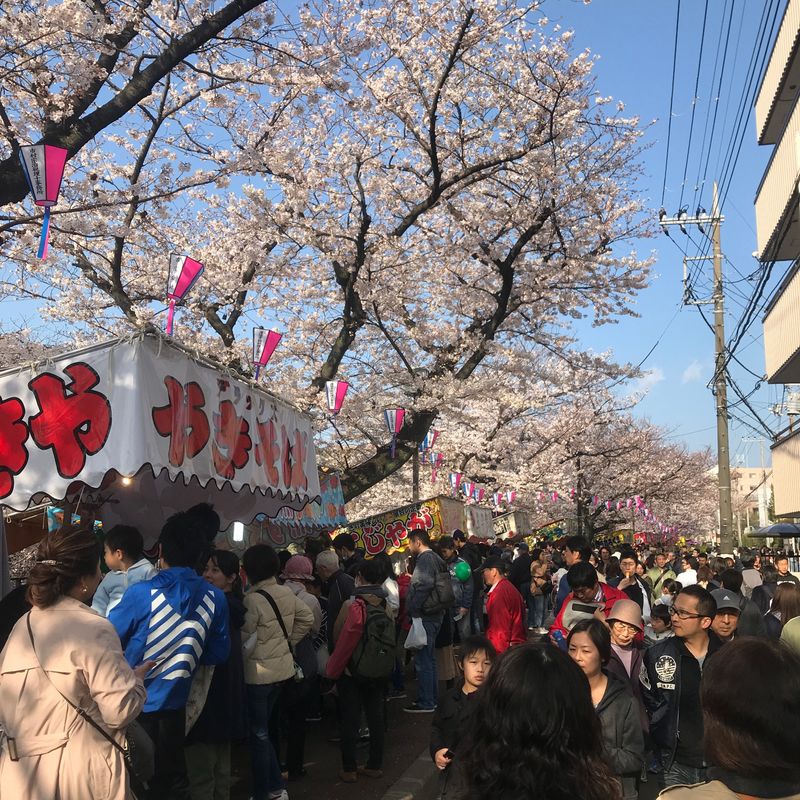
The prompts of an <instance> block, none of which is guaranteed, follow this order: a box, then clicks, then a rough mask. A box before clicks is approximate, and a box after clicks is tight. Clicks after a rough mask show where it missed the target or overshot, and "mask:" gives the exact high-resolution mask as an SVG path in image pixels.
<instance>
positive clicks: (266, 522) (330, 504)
mask: <svg viewBox="0 0 800 800" xmlns="http://www.w3.org/2000/svg"><path fill="white" fill-rule="evenodd" d="M319 486H320V499H319V500H314V501H313V502H311V503H309V504H308V505H307V506H306V507H305V508H304V509H302V511H293V510H291V509H288V508H285V509H283V510H282V511H281V512H280V513H279V514H278V516H276V517H275V518H274V519H270V518H269V517H266V516H262V515H259V516H258V517H256V519H255V520H254V521H253V522H252V523H250V524H249V525H244V526H243V527H242V529H241V530H239V529H236V530H235V529H234V526H231V527H230V528H228V530H227V532H226V534H225V537H224V539H223V537H219V538H218V540H217V544H218V545H219V546H220V547H224V548H227V549H230V550H233V551H234V552H237V553H241V552H243V551H244V550H246V549H247V548H248V547H249V546H250V545H251V544H256V543H257V542H266V543H267V544H271V545H273V546H274V547H277V548H279V549H281V550H282V549H285V548H288V547H290V546H291V545H295V546H297V547H300V546H302V543H303V542H304V541H305V540H306V539H307V538H309V537H312V538H313V537H317V536H320V535H322V534H323V533H328V532H330V531H333V530H336V529H337V528H341V527H342V526H343V525H347V516H346V515H345V510H344V494H343V492H342V482H341V480H340V479H339V476H338V475H336V474H335V473H329V474H327V475H320V479H319ZM220 540H221V541H220Z"/></svg>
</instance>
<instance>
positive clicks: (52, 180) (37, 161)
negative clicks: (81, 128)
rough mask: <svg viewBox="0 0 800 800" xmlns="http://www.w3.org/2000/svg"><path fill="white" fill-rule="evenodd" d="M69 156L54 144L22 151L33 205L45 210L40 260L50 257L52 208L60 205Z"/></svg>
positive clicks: (25, 146)
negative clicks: (62, 182) (60, 194)
mask: <svg viewBox="0 0 800 800" xmlns="http://www.w3.org/2000/svg"><path fill="white" fill-rule="evenodd" d="M68 155H69V153H68V152H67V151H66V150H65V149H64V148H63V147H56V146H55V145H52V144H29V145H24V146H23V147H20V149H19V160H20V161H21V162H22V171H23V172H24V173H25V180H26V181H27V184H28V188H29V189H30V191H31V194H32V195H33V202H34V205H37V206H42V207H43V208H44V219H43V220H42V233H41V235H40V237H39V249H38V251H37V253H36V257H37V258H47V250H48V247H49V241H50V207H51V206H54V205H55V204H56V203H57V202H58V193H59V191H61V179H62V178H63V177H64V167H65V166H66V164H67V156H68Z"/></svg>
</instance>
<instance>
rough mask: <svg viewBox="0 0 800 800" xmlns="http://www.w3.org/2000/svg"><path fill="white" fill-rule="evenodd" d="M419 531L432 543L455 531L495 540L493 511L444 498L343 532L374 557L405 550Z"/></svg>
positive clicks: (360, 522) (361, 522) (403, 508)
mask: <svg viewBox="0 0 800 800" xmlns="http://www.w3.org/2000/svg"><path fill="white" fill-rule="evenodd" d="M418 528H422V529H423V530H425V531H427V532H428V534H429V535H430V537H431V538H432V539H438V538H439V537H440V536H443V535H445V534H448V535H449V534H452V533H453V531H454V530H456V528H458V529H459V530H462V531H464V533H466V534H468V535H469V536H477V537H478V538H479V539H491V538H493V537H494V529H493V528H492V511H491V509H489V508H483V507H481V506H476V505H467V504H465V503H462V502H460V501H459V500H454V499H453V498H452V497H447V496H445V495H438V496H436V497H431V498H429V499H428V500H422V501H420V502H418V503H409V504H408V505H405V506H401V507H400V508H394V509H392V510H391V511H386V512H384V513H383V514H375V515H373V516H371V517H366V518H365V519H361V520H357V521H355V522H351V523H350V524H349V525H348V526H347V527H346V528H345V529H343V530H344V531H345V532H347V533H349V534H350V535H351V536H352V537H353V540H354V541H355V543H356V546H357V547H361V548H363V549H364V550H365V552H366V553H367V555H369V556H373V555H377V554H378V553H383V552H384V551H386V550H391V551H399V550H403V549H405V548H406V547H407V546H408V534H409V533H410V532H411V531H412V530H414V529H418ZM336 533H342V531H341V530H340V531H336Z"/></svg>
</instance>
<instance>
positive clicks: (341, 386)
mask: <svg viewBox="0 0 800 800" xmlns="http://www.w3.org/2000/svg"><path fill="white" fill-rule="evenodd" d="M349 388H350V384H349V383H348V382H347V381H327V382H326V384H325V397H326V399H327V401H328V413H329V414H330V415H331V416H332V417H335V416H336V415H337V414H338V413H339V412H340V411H341V410H342V404H343V403H344V398H345V395H346V394H347V390H348V389H349Z"/></svg>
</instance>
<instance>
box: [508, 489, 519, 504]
mask: <svg viewBox="0 0 800 800" xmlns="http://www.w3.org/2000/svg"><path fill="white" fill-rule="evenodd" d="M516 499H517V493H516V492H506V502H507V503H508V504H509V505H513V503H514V501H515V500H516Z"/></svg>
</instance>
